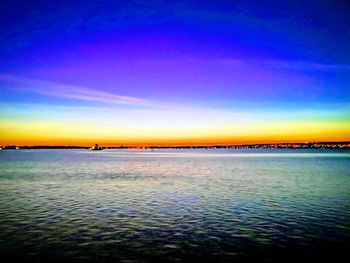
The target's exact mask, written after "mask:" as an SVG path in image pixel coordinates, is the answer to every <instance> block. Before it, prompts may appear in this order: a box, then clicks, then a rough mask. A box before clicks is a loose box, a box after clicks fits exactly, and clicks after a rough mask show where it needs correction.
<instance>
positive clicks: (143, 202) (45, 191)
mask: <svg viewBox="0 0 350 263" xmlns="http://www.w3.org/2000/svg"><path fill="white" fill-rule="evenodd" d="M349 238H350V152H349V151H326V150H323V151H312V150H304V151H296V150H228V149H227V150H198V149H196V150H155V152H150V151H148V150H144V151H140V150H104V151H100V152H93V151H88V150H20V151H12V150H7V151H1V152H0V252H1V253H2V255H7V256H8V255H10V256H12V257H13V258H20V259H24V260H33V261H35V260H36V261H46V260H53V259H54V260H68V259H69V260H76V261H82V262H85V261H96V260H99V261H113V260H115V261H116V262H118V261H127V262H133V261H135V262H140V261H141V262H143V261H154V260H159V261H178V260H193V259H201V260H212V261H216V262H220V261H230V260H232V259H241V260H250V259H259V260H263V261H269V260H274V259H284V260H285V259H289V258H291V256H294V257H297V256H298V255H299V256H305V255H307V256H310V257H312V256H313V253H320V252H321V253H322V252H324V253H325V254H326V252H327V251H328V252H329V253H341V252H342V251H343V250H342V249H343V248H344V249H345V248H346V247H347V245H348V244H350V243H349ZM327 249H328V250H327ZM325 251H326V252H325ZM328 252H327V253H328Z"/></svg>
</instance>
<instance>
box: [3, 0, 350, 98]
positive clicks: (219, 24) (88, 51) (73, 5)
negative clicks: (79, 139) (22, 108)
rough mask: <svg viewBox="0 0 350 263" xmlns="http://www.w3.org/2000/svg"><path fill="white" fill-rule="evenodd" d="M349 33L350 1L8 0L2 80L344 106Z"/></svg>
mask: <svg viewBox="0 0 350 263" xmlns="http://www.w3.org/2000/svg"><path fill="white" fill-rule="evenodd" d="M349 25H350V3H349V1H320V0H318V1H316V0H309V1H273V0H267V1H174V2H169V1H108V0H107V1H106V0H105V1H96V0H85V1H47V0H46V1H6V0H5V1H1V3H0V59H1V63H0V73H1V74H10V75H16V76H20V77H27V78H31V79H42V80H47V81H54V82H59V83H65V84H73V85H79V86H84V87H88V88H93V89H98V90H105V91H109V92H114V93H117V94H122V95H130V96H136V97H147V98H153V97H156V98H159V99H167V96H168V97H171V98H173V99H174V100H180V99H184V97H186V98H189V100H191V99H194V100H199V101H200V100H208V98H212V99H213V100H214V101H220V100H222V102H223V101H224V100H225V101H226V100H228V101H230V100H232V101H236V102H237V101H242V100H244V101H247V100H252V101H261V102H262V103H263V102H266V101H267V102H270V101H271V100H272V101H273V100H275V101H282V102H283V101H289V102H290V101H296V102H297V103H298V104H302V103H305V100H307V101H310V100H311V101H314V102H322V103H323V102H327V101H328V100H330V101H335V102H347V101H348V100H349V98H350V94H349V91H348V90H349V89H348V88H347V87H348V86H349V84H350V77H349V65H350V26H349ZM134 76H137V78H135V77H134ZM7 86H8V84H6V85H3V88H6V87H7ZM29 97H30V96H29ZM29 97H28V99H29Z"/></svg>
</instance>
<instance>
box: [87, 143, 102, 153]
mask: <svg viewBox="0 0 350 263" xmlns="http://www.w3.org/2000/svg"><path fill="white" fill-rule="evenodd" d="M90 150H92V151H102V150H103V148H102V147H101V146H99V145H98V144H95V145H94V146H92V147H91V148H90Z"/></svg>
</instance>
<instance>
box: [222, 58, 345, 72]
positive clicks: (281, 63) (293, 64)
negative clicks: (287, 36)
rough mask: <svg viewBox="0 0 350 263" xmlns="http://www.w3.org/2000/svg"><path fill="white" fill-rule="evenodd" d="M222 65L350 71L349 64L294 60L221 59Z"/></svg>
mask: <svg viewBox="0 0 350 263" xmlns="http://www.w3.org/2000/svg"><path fill="white" fill-rule="evenodd" d="M219 62H220V63H221V64H225V65H229V66H233V67H251V66H253V67H264V68H266V67H267V68H278V69H291V70H302V71H350V65H348V64H325V63H315V62H308V61H294V60H254V59H248V60H240V59H221V60H219Z"/></svg>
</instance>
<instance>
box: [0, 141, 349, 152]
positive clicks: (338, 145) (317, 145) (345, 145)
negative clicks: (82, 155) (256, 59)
mask: <svg viewBox="0 0 350 263" xmlns="http://www.w3.org/2000/svg"><path fill="white" fill-rule="evenodd" d="M101 147H102V148H103V149H350V141H345V142H303V143H259V144H228V145H176V146H156V145H154V146H123V145H120V146H106V147H104V146H101ZM90 148H91V147H88V146H72V145H68V146H59V145H57V146H49V145H35V146H17V145H6V146H0V150H20V149H23V150H26V149H90Z"/></svg>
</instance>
